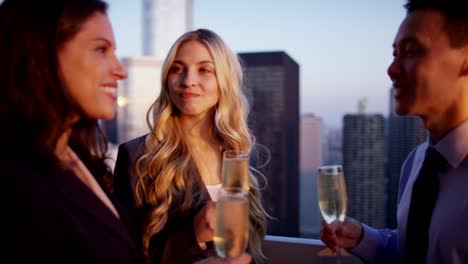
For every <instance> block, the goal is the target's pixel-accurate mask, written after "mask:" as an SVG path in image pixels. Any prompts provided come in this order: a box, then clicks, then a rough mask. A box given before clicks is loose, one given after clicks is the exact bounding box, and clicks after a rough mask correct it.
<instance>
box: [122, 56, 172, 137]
mask: <svg viewBox="0 0 468 264" xmlns="http://www.w3.org/2000/svg"><path fill="white" fill-rule="evenodd" d="M162 64H163V62H162V61H161V60H157V59H154V58H151V57H140V58H124V59H122V65H123V66H124V68H125V69H127V71H128V78H127V79H125V80H123V81H122V82H121V86H120V87H119V90H118V94H119V96H120V97H121V98H125V99H124V100H125V102H124V103H121V104H120V106H119V107H118V110H117V126H118V133H117V134H118V137H117V138H118V142H119V143H121V142H125V141H127V140H130V139H132V138H136V137H139V136H142V135H144V134H146V133H148V132H149V127H148V124H147V122H146V113H147V112H148V109H149V107H150V106H151V104H152V103H153V102H154V100H155V99H156V98H157V97H158V96H159V92H160V90H161V69H162Z"/></svg>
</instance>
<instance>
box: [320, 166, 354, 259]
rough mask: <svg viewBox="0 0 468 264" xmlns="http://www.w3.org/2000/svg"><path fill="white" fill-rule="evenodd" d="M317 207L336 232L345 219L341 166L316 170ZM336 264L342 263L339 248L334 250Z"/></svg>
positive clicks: (346, 202) (345, 204)
mask: <svg viewBox="0 0 468 264" xmlns="http://www.w3.org/2000/svg"><path fill="white" fill-rule="evenodd" d="M318 195H319V207H320V212H321V213H322V216H323V219H324V220H325V222H327V224H331V225H332V227H333V229H334V230H336V228H337V227H338V225H339V224H340V222H343V221H344V219H345V217H346V207H347V204H348V194H347V191H346V183H345V178H344V174H343V167H342V166H341V165H330V166H321V167H319V168H318ZM336 254H337V263H340V264H341V263H342V261H341V255H340V248H339V247H338V248H337V249H336Z"/></svg>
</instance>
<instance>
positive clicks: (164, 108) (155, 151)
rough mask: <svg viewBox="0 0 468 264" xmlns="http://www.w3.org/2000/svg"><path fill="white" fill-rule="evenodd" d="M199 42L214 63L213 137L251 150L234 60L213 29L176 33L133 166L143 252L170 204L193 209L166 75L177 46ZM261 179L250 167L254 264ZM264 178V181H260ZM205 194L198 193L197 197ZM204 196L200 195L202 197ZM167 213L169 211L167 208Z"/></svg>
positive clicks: (196, 183)
mask: <svg viewBox="0 0 468 264" xmlns="http://www.w3.org/2000/svg"><path fill="white" fill-rule="evenodd" d="M193 40H195V41H198V42H200V43H202V44H203V45H204V46H205V47H206V48H207V49H208V51H209V52H210V54H211V56H212V58H213V62H214V65H215V72H216V78H217V81H218V85H219V90H220V96H219V101H218V103H217V105H216V109H215V114H214V120H213V121H214V125H213V134H214V135H215V136H216V137H217V139H218V140H219V141H220V142H222V144H223V148H224V149H232V150H247V151H250V152H252V150H253V146H255V138H254V137H253V136H252V135H251V133H250V130H249V128H248V126H247V117H248V113H249V111H250V107H249V103H248V101H247V99H246V97H245V96H244V94H243V91H242V82H243V75H242V67H241V64H240V62H239V59H238V57H237V56H236V55H235V54H234V53H233V52H232V51H231V50H230V48H229V47H228V46H227V45H226V44H225V42H224V41H223V40H222V39H221V38H220V37H219V36H218V35H217V34H216V33H214V32H213V31H210V30H207V29H198V30H195V31H191V32H187V33H185V34H184V35H182V36H181V37H180V38H179V39H178V40H177V41H176V42H175V43H174V44H173V46H172V47H171V50H170V51H169V54H168V56H167V57H166V60H165V62H164V65H163V68H162V73H161V92H160V95H159V97H158V98H157V99H156V101H155V102H154V103H153V104H152V105H151V107H150V109H149V110H148V113H147V121H148V125H149V127H150V129H151V131H152V132H151V133H150V134H149V135H148V136H147V137H146V140H145V146H146V149H147V151H146V153H145V154H144V155H142V156H141V157H140V158H139V159H138V161H137V164H136V171H137V175H138V181H137V185H136V197H137V203H138V204H139V205H140V206H148V205H149V206H150V207H151V208H150V210H149V216H148V218H147V219H146V221H147V222H146V226H145V228H144V231H143V247H144V249H145V251H148V249H149V244H150V239H151V237H152V236H153V235H155V234H157V233H158V232H160V231H161V230H162V229H163V227H164V226H165V224H166V223H167V220H168V214H169V209H173V207H172V206H174V205H173V204H172V203H173V202H174V201H180V203H178V204H177V205H176V206H179V208H178V209H177V211H178V212H180V213H182V214H188V212H189V211H190V208H192V207H197V205H198V204H199V202H200V201H199V200H197V201H196V200H195V198H194V197H196V195H197V194H198V195H199V194H200V193H196V191H197V190H200V189H201V190H202V191H203V190H204V188H200V186H203V184H204V183H203V181H202V179H201V176H200V174H199V171H198V169H197V166H196V163H195V161H194V159H193V157H192V152H191V149H190V146H189V144H188V142H187V139H186V138H185V136H184V134H183V133H182V132H181V131H182V127H181V124H180V121H179V110H178V109H177V107H176V106H175V105H174V104H173V102H172V101H171V99H170V95H169V88H168V85H167V77H168V73H169V70H170V68H171V67H172V63H173V61H174V58H175V56H176V53H177V51H178V50H179V48H180V46H181V45H182V44H183V43H185V42H188V41H193ZM259 176H260V177H263V175H262V174H261V173H259V171H257V170H256V169H255V168H252V167H251V169H250V180H249V186H250V190H249V206H250V212H249V241H248V244H247V251H248V252H249V253H250V254H251V255H252V257H253V258H254V260H255V262H256V263H262V262H264V261H265V260H266V257H265V255H264V254H263V252H262V248H261V244H262V241H263V239H264V236H265V233H266V218H267V217H269V216H268V214H267V213H266V211H265V209H264V208H263V205H262V199H261V193H260V191H261V190H260V187H259V182H258V179H257V177H259ZM263 180H264V177H263ZM204 195H207V194H206V193H202V194H201V197H203V196H204ZM205 197H206V196H205ZM171 211H172V210H171Z"/></svg>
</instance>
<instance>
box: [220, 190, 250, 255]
mask: <svg viewBox="0 0 468 264" xmlns="http://www.w3.org/2000/svg"><path fill="white" fill-rule="evenodd" d="M248 195H249V192H248V190H246V189H244V188H240V187H225V188H221V189H220V190H219V192H218V200H217V202H216V219H215V234H214V239H213V240H214V244H215V248H216V253H217V254H218V256H219V257H220V258H231V257H237V256H240V255H241V254H242V253H243V252H244V251H245V249H246V247H247V241H248V237H249V233H248V228H249V198H248Z"/></svg>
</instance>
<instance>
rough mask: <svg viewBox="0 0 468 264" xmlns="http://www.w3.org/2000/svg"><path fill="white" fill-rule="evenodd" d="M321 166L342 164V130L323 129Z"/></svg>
mask: <svg viewBox="0 0 468 264" xmlns="http://www.w3.org/2000/svg"><path fill="white" fill-rule="evenodd" d="M323 164H324V165H334V164H343V130H342V128H341V127H340V128H334V127H333V128H332V127H327V128H326V129H325V144H324V148H323Z"/></svg>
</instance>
